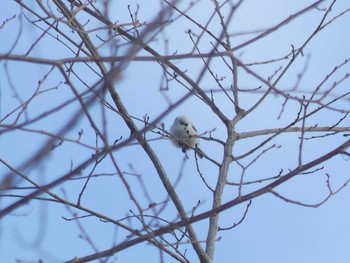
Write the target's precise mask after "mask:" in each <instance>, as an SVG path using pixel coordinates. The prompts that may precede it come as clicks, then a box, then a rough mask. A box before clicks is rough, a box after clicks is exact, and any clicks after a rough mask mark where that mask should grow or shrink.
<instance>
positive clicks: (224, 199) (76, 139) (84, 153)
mask: <svg viewBox="0 0 350 263" xmlns="http://www.w3.org/2000/svg"><path fill="white" fill-rule="evenodd" d="M8 2H11V5H13V4H16V6H17V7H18V9H17V10H16V11H14V10H13V9H12V8H11V9H8V10H7V13H6V17H2V25H1V27H0V29H1V30H0V33H1V36H2V39H7V41H6V45H5V44H3V47H2V48H1V54H0V58H1V74H2V79H1V82H2V83H1V97H2V98H1V99H2V100H1V113H0V114H1V115H0V144H1V146H0V147H2V148H3V149H2V152H1V156H0V163H1V170H0V171H1V173H2V176H1V178H0V179H1V181H0V185H1V192H0V194H1V196H2V199H3V201H2V203H1V211H0V218H2V219H7V218H11V217H13V216H14V215H16V214H21V213H24V214H25V215H28V216H30V215H33V214H35V213H40V212H42V211H46V210H45V209H44V210H43V208H42V207H41V208H40V206H39V208H38V209H34V211H30V209H29V212H28V208H27V206H24V205H25V204H28V203H29V204H30V205H32V206H33V207H36V206H35V204H44V203H45V204H46V206H48V207H49V210H50V211H52V209H56V207H61V208H62V209H61V210H59V211H60V212H59V214H61V216H62V218H61V217H57V216H55V219H54V220H55V221H54V222H57V224H58V222H60V224H65V225H72V221H73V222H74V223H75V226H76V229H77V232H78V233H79V237H80V242H82V243H86V244H88V246H89V248H90V250H89V252H85V251H84V252H81V251H78V250H77V251H75V252H76V253H75V255H74V258H73V256H72V255H71V254H69V253H67V254H63V255H62V254H61V255H60V256H61V257H62V258H63V259H64V260H66V261H67V262H76V263H77V262H88V261H92V260H100V261H101V262H107V261H112V260H114V259H115V257H118V255H119V254H118V253H120V252H121V251H124V252H123V253H128V251H129V250H130V248H132V247H134V246H136V245H140V244H144V243H147V244H148V245H150V246H146V249H151V248H156V251H157V252H155V255H160V256H159V261H161V262H163V261H167V259H169V258H172V259H173V260H174V261H178V262H196V261H199V262H213V260H214V258H215V246H216V244H217V241H218V239H220V236H219V232H220V233H222V232H228V233H230V232H234V230H233V229H235V228H236V227H237V226H238V225H240V224H244V223H245V221H246V219H247V217H249V213H250V211H251V210H252V209H254V208H251V204H252V203H254V201H255V200H257V199H259V198H260V197H262V196H263V195H266V194H272V195H273V196H274V197H276V198H277V199H281V200H282V201H285V202H288V203H293V204H296V205H299V206H306V207H314V208H315V207H319V206H321V205H322V204H324V203H325V202H326V201H327V200H329V198H331V197H332V196H334V195H335V194H337V193H338V192H339V191H341V190H342V189H343V188H345V187H346V186H347V184H348V183H349V180H350V177H349V175H348V173H345V176H344V172H343V171H344V170H345V169H348V168H347V162H346V161H347V159H348V158H349V155H350V154H349V152H348V151H347V149H348V147H349V146H350V140H349V139H348V138H347V136H348V133H349V131H350V127H349V126H348V125H347V124H346V123H348V121H349V118H348V113H349V99H350V96H349V93H350V91H349V89H348V88H347V85H348V84H349V76H350V75H349V74H350V72H349V67H348V61H349V58H347V57H343V58H342V60H341V61H339V62H338V63H337V64H329V65H325V67H324V71H323V72H320V74H318V78H317V79H312V80H310V78H314V75H312V72H313V71H314V70H315V69H316V70H318V67H317V66H318V65H317V64H318V63H319V62H318V60H317V55H316V58H314V57H313V56H314V53H316V51H315V50H317V49H318V48H320V46H319V45H318V43H319V38H322V36H323V34H325V32H326V31H327V30H332V26H334V25H344V27H345V26H346V23H344V18H348V16H349V10H350V9H346V8H344V9H341V10H340V11H339V8H338V5H340V4H339V3H338V1H336V0H333V1H327V0H319V1H307V2H305V3H301V4H299V6H298V7H297V8H295V12H293V13H289V15H288V16H286V17H282V18H280V17H278V16H277V18H276V20H275V21H276V22H275V23H274V24H270V25H268V26H266V25H263V26H266V27H265V28H249V27H247V28H246V27H244V26H243V25H240V24H237V23H236V22H235V19H236V18H237V17H240V16H242V15H243V16H244V15H245V14H244V11H243V10H244V8H245V5H247V4H249V2H250V1H249V0H236V1H234V0H228V1H215V0H212V1H200V0H195V1H191V2H188V1H176V0H173V1H171V0H162V1H145V2H143V3H140V5H137V4H135V3H133V2H132V1H130V3H127V4H124V3H122V4H121V3H120V1H109V0H105V1H92V0H86V1H80V0H79V1H74V0H53V1H40V0H37V1H23V0H22V1H20V0H15V1H8ZM121 2H123V1H121ZM125 2H128V1H125ZM289 5H293V4H291V3H289ZM272 11H273V10H271V12H272ZM255 12H256V14H257V15H258V16H260V17H262V18H264V17H265V18H266V17H267V16H269V14H266V13H259V12H258V10H255ZM249 15H252V14H248V15H245V16H247V17H246V19H247V21H249V20H254V19H253V17H251V16H250V17H249ZM311 15H312V16H311ZM309 16H311V17H312V19H311V20H308V21H309V23H307V24H306V25H305V28H304V30H303V31H298V32H296V31H294V29H293V25H294V24H296V23H300V21H302V20H303V19H305V17H309ZM241 21H244V20H241ZM286 32H287V33H286ZM295 34H299V35H301V36H300V37H299V38H298V40H295V39H294V37H295ZM28 36H31V39H30V43H29V44H28V42H27V38H28ZM288 36H290V37H288ZM329 41H338V40H333V39H330V40H329ZM271 43H274V45H272V44H271ZM344 45H345V44H344ZM327 49H328V50H327V51H329V52H333V51H332V50H329V48H328V47H327ZM257 53H259V56H258V57H256V55H255V54H257ZM344 56H345V55H344ZM314 68H315V69H314ZM180 112H181V113H183V112H185V113H188V112H191V113H188V115H191V117H192V119H193V121H194V123H195V124H197V125H201V126H200V128H201V129H199V132H200V138H201V142H202V145H203V146H202V149H203V151H204V152H205V155H204V158H203V159H202V160H201V159H199V158H197V157H198V155H197V152H196V149H193V151H187V152H185V153H182V152H181V151H180V150H178V151H176V149H172V148H171V147H172V146H171V145H170V143H169V139H170V137H171V135H170V134H169V132H168V130H169V126H170V125H171V121H172V120H171V119H170V116H172V117H173V116H177V115H180ZM195 116H198V117H195ZM165 120H166V123H165ZM4 149H5V150H4ZM182 155H183V159H181V157H182ZM342 168H344V170H342ZM339 174H342V176H340V175H339ZM305 177H308V178H310V177H312V178H316V179H315V180H321V181H322V180H323V184H322V185H320V186H319V187H320V188H319V191H323V192H324V195H323V198H322V199H320V200H318V201H316V202H313V203H309V201H308V199H307V198H305V200H298V199H294V198H293V196H291V195H289V194H287V193H285V192H284V191H283V188H279V187H281V186H285V185H286V184H287V183H288V182H290V181H291V179H295V178H305ZM339 177H340V178H339ZM334 181H336V182H337V183H334ZM184 184H185V185H186V184H187V188H184V187H183V185H184ZM194 186H195V187H194ZM298 188H303V186H302V185H301V186H298ZM184 189H186V190H184ZM306 189H308V186H306ZM325 189H326V191H325ZM111 193H112V194H111ZM203 201H205V202H203ZM235 208H237V210H235V213H234V216H235V217H234V218H235V219H234V220H233V222H232V224H231V225H227V226H225V227H224V226H222V223H221V222H222V221H221V220H225V221H224V222H228V221H232V216H233V214H229V213H222V212H223V211H233V209H235ZM50 211H46V212H45V214H46V215H47V216H48V215H50V214H52V212H50ZM55 215H57V214H55ZM22 217H23V215H22V216H20V217H19V220H21V218H22ZM92 218H93V219H98V220H93V219H92ZM51 220H52V219H51ZM92 220H93V221H92ZM5 224H6V222H4V223H3V225H5ZM225 224H226V223H225ZM41 227H42V228H43V229H44V230H43V232H46V235H49V234H50V233H51V231H50V230H49V229H48V228H46V227H44V226H41ZM100 228H101V229H102V228H108V231H109V232H110V233H113V235H112V237H111V236H108V237H107V236H106V237H104V239H105V242H109V243H107V244H109V245H106V243H102V244H101V243H99V241H98V240H99V239H98V238H97V236H99V235H102V234H101V232H100V230H99V229H100ZM38 233H41V232H40V231H39V232H38ZM70 234H71V235H72V236H68V235H70ZM42 235H44V234H38V237H39V238H38V239H39V240H40V239H44V238H43V237H42ZM76 235H77V234H76V233H67V234H66V238H67V240H69V239H71V238H74V237H75V236H76ZM107 240H108V241H107ZM37 242H39V241H37ZM222 242H225V240H222ZM34 243H35V242H34ZM230 262H231V261H230Z"/></svg>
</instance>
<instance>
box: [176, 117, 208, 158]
mask: <svg viewBox="0 0 350 263" xmlns="http://www.w3.org/2000/svg"><path fill="white" fill-rule="evenodd" d="M170 134H171V135H172V136H173V137H172V138H171V140H172V142H173V143H174V145H175V146H176V147H179V148H181V149H182V152H184V153H186V150H188V149H196V152H197V154H198V156H199V157H200V158H203V154H204V153H203V151H202V150H201V149H199V138H198V137H197V136H198V133H197V130H196V128H195V127H194V126H193V124H192V122H191V121H190V119H189V118H187V117H186V116H179V117H177V118H176V119H175V120H174V123H173V125H172V126H171V128H170Z"/></svg>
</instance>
